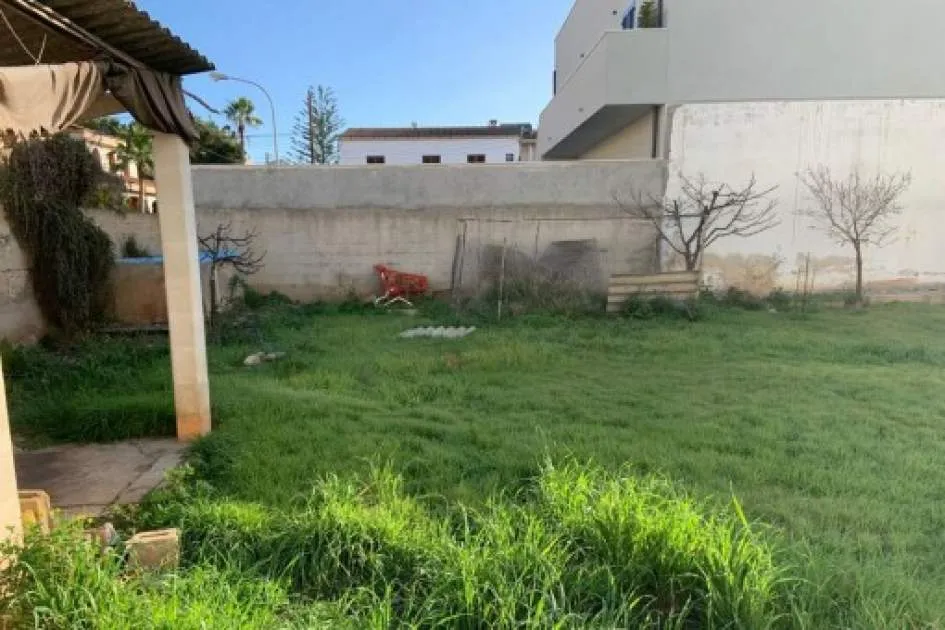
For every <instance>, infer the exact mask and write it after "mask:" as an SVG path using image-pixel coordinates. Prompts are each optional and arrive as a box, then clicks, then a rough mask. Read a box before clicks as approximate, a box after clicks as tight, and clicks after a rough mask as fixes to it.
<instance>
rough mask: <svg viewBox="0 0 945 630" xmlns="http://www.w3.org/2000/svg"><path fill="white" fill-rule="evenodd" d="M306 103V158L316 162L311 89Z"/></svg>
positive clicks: (313, 162)
mask: <svg viewBox="0 0 945 630" xmlns="http://www.w3.org/2000/svg"><path fill="white" fill-rule="evenodd" d="M307 100H308V102H307V103H306V106H307V109H308V158H309V160H310V161H311V163H312V164H317V163H318V157H317V156H316V155H315V111H314V109H315V108H314V106H313V101H312V91H311V90H309V92H308V96H307Z"/></svg>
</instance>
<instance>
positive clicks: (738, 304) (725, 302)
mask: <svg viewBox="0 0 945 630" xmlns="http://www.w3.org/2000/svg"><path fill="white" fill-rule="evenodd" d="M720 302H721V304H722V306H728V307H730V308H740V309H742V310H746V311H763V310H765V308H767V305H766V304H765V301H764V299H763V298H760V297H758V296H757V295H754V294H753V293H751V292H749V291H745V290H744V289H739V288H738V287H729V288H728V290H727V291H726V292H725V294H724V295H723V296H722V299H721V300H720Z"/></svg>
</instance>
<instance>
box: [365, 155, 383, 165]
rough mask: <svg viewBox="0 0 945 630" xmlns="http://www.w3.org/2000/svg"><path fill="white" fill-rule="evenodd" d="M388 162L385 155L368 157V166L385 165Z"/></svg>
mask: <svg viewBox="0 0 945 630" xmlns="http://www.w3.org/2000/svg"><path fill="white" fill-rule="evenodd" d="M386 161H387V160H386V159H384V156H383V155H369V156H367V163H368V164H384V163H385V162H386Z"/></svg>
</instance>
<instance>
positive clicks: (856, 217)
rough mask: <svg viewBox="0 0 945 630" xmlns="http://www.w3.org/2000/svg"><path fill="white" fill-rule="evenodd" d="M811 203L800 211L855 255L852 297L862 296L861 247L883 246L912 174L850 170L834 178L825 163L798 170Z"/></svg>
mask: <svg viewBox="0 0 945 630" xmlns="http://www.w3.org/2000/svg"><path fill="white" fill-rule="evenodd" d="M797 176H798V179H800V181H801V183H802V184H803V185H804V186H805V188H807V191H808V192H809V193H810V196H811V200H812V202H813V203H812V204H811V205H810V207H808V208H805V209H802V211H801V214H803V215H804V216H807V217H809V218H811V219H813V220H814V222H815V224H816V225H815V227H818V228H820V229H821V231H823V232H824V233H825V234H826V235H827V236H829V237H830V238H832V239H834V240H835V241H837V242H838V243H840V244H841V245H848V246H850V247H852V248H853V251H854V254H855V256H856V259H855V262H856V297H857V300H858V301H862V299H863V249H864V247H867V246H872V247H883V246H884V245H887V244H888V243H889V242H890V241H891V240H892V239H893V237H894V236H895V235H896V232H897V231H898V229H899V226H898V225H896V224H895V223H893V222H892V221H893V220H894V219H895V218H896V217H898V216H899V215H900V214H902V210H903V208H902V206H901V205H899V199H900V197H902V195H903V194H904V193H905V192H906V191H907V190H908V189H909V187H910V186H911V185H912V174H911V173H908V172H900V173H877V174H876V175H874V176H872V177H867V176H864V175H863V174H861V173H860V171H859V170H854V171H853V172H851V173H850V174H849V175H847V176H846V177H844V178H838V177H834V175H833V173H832V172H831V171H830V169H829V168H828V167H826V166H820V167H818V168H816V169H814V168H809V169H807V170H806V171H804V172H803V173H798V175H797Z"/></svg>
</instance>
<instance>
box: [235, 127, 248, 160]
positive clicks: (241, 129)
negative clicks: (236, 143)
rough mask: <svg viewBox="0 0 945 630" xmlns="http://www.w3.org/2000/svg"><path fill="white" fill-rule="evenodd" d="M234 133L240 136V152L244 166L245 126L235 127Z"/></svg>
mask: <svg viewBox="0 0 945 630" xmlns="http://www.w3.org/2000/svg"><path fill="white" fill-rule="evenodd" d="M236 132H237V133H238V134H239V136H240V151H241V152H242V153H243V164H246V125H244V124H243V123H240V124H238V125H237V126H236Z"/></svg>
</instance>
